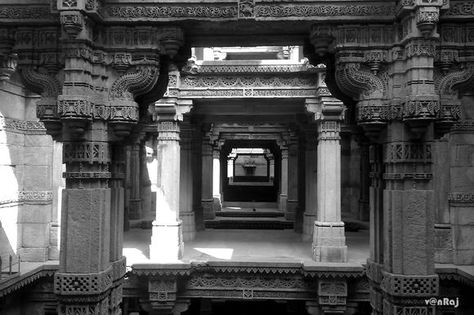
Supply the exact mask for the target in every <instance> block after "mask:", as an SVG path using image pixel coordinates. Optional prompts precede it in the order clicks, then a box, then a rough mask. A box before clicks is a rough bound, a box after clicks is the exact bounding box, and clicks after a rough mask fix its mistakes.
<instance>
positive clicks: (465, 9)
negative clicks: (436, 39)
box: [443, 0, 474, 16]
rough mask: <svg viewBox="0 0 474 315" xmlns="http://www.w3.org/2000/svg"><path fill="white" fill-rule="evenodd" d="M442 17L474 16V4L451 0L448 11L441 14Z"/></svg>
mask: <svg viewBox="0 0 474 315" xmlns="http://www.w3.org/2000/svg"><path fill="white" fill-rule="evenodd" d="M443 15H444V16H466V15H474V3H472V1H455V0H451V1H450V3H449V9H448V10H447V11H446V12H444V13H443Z"/></svg>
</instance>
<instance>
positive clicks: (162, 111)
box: [149, 97, 193, 121]
mask: <svg viewBox="0 0 474 315" xmlns="http://www.w3.org/2000/svg"><path fill="white" fill-rule="evenodd" d="M192 108H193V101H192V100H182V99H178V98H176V97H165V98H162V99H160V100H159V101H156V102H155V103H154V104H152V105H150V107H149V111H150V112H151V113H152V115H153V120H155V121H160V120H173V121H174V120H176V121H183V115H184V114H187V113H189V112H190V111H191V109H192Z"/></svg>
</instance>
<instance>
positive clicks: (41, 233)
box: [20, 223, 49, 249]
mask: <svg viewBox="0 0 474 315" xmlns="http://www.w3.org/2000/svg"><path fill="white" fill-rule="evenodd" d="M20 230H21V245H22V247H23V248H28V247H33V248H35V247H36V248H43V249H45V248H47V247H48V245H49V224H48V223H22V224H21V227H20Z"/></svg>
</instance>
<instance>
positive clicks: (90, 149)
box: [63, 142, 110, 164]
mask: <svg viewBox="0 0 474 315" xmlns="http://www.w3.org/2000/svg"><path fill="white" fill-rule="evenodd" d="M63 161H64V163H74V162H87V163H89V164H92V163H99V164H106V163H109V162H110V154H109V145H108V143H105V142H104V143H102V142H86V143H74V142H68V143H65V144H64V149H63Z"/></svg>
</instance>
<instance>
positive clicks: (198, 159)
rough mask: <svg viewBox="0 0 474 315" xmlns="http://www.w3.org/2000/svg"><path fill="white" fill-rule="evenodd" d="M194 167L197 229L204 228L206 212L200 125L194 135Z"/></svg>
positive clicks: (194, 201)
mask: <svg viewBox="0 0 474 315" xmlns="http://www.w3.org/2000/svg"><path fill="white" fill-rule="evenodd" d="M192 136H193V137H192V159H191V160H192V163H193V165H192V168H193V175H194V176H193V209H194V218H195V222H196V230H197V231H202V230H204V213H203V207H202V204H201V197H202V183H203V176H202V175H203V173H202V165H203V162H202V159H203V156H202V154H201V151H202V135H201V132H200V130H199V129H198V127H194V130H193V135H192Z"/></svg>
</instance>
